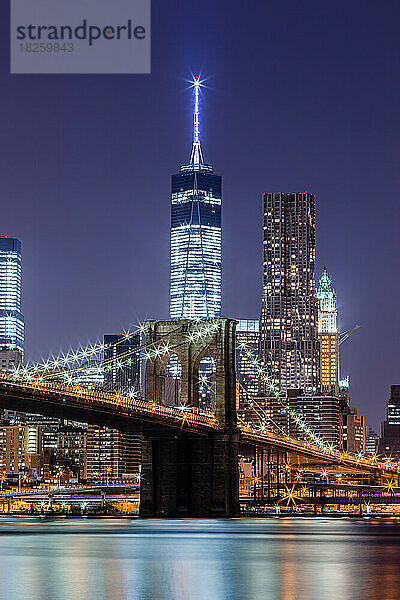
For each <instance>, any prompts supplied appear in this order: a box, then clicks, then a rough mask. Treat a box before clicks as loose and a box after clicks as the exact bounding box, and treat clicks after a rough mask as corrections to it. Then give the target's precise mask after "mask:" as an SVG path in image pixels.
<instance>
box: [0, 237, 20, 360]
mask: <svg viewBox="0 0 400 600" xmlns="http://www.w3.org/2000/svg"><path fill="white" fill-rule="evenodd" d="M21 276H22V257H21V242H20V241H19V240H17V239H15V238H11V237H0V347H6V348H11V349H18V350H20V351H21V352H23V349H24V317H23V315H22V313H21Z"/></svg>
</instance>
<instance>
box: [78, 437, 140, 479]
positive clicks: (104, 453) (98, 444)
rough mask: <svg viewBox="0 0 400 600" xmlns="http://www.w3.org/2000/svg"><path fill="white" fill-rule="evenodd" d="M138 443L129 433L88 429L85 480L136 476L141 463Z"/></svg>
mask: <svg viewBox="0 0 400 600" xmlns="http://www.w3.org/2000/svg"><path fill="white" fill-rule="evenodd" d="M137 439H138V436H137V435H134V434H132V433H126V432H121V431H117V430H116V429H109V428H108V427H98V426H97V425H89V426H88V430H87V434H86V461H87V464H86V474H87V478H88V479H98V478H107V477H110V478H122V477H128V476H133V475H134V474H135V473H137V472H138V471H139V465H140V462H141V455H140V445H139V444H138V442H137Z"/></svg>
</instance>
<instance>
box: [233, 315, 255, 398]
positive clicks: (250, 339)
mask: <svg viewBox="0 0 400 600" xmlns="http://www.w3.org/2000/svg"><path fill="white" fill-rule="evenodd" d="M259 341H260V323H259V321H258V319H257V320H255V319H240V320H239V321H238V324H237V325H236V376H237V379H238V381H239V382H240V383H241V384H242V385H243V386H244V387H245V388H246V390H247V392H248V393H249V394H250V395H251V396H256V395H257V393H258V375H257V372H256V367H255V366H254V364H253V363H252V362H251V361H250V360H249V358H248V357H247V356H246V355H245V354H244V353H243V352H241V351H240V344H241V343H243V344H245V345H246V347H247V348H248V349H249V350H251V352H252V353H253V355H254V357H256V358H257V356H258V344H259Z"/></svg>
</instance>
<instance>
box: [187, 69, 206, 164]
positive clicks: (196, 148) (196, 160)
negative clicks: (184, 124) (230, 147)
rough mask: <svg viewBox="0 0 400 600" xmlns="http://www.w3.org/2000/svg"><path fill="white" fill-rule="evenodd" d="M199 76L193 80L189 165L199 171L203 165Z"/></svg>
mask: <svg viewBox="0 0 400 600" xmlns="http://www.w3.org/2000/svg"><path fill="white" fill-rule="evenodd" d="M200 87H201V81H200V75H195V76H194V78H193V88H194V110H193V145H192V154H191V156H190V164H191V165H193V167H194V168H195V169H199V168H200V165H201V164H202V163H203V153H202V151H201V142H200V114H199V113H200V110H199V94H200Z"/></svg>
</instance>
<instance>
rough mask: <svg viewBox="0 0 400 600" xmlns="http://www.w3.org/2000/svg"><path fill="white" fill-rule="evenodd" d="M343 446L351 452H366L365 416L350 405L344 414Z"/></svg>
mask: <svg viewBox="0 0 400 600" xmlns="http://www.w3.org/2000/svg"><path fill="white" fill-rule="evenodd" d="M342 419H343V421H342V428H343V433H342V448H343V450H344V451H346V452H350V453H351V454H365V417H364V416H363V415H359V414H358V412H357V409H356V408H354V407H349V408H348V410H347V412H346V413H345V414H344V415H343V416H342Z"/></svg>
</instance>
